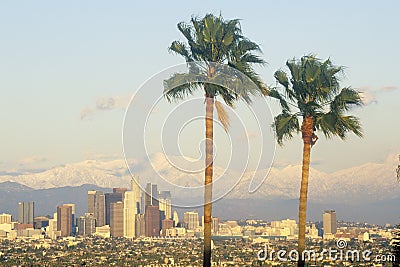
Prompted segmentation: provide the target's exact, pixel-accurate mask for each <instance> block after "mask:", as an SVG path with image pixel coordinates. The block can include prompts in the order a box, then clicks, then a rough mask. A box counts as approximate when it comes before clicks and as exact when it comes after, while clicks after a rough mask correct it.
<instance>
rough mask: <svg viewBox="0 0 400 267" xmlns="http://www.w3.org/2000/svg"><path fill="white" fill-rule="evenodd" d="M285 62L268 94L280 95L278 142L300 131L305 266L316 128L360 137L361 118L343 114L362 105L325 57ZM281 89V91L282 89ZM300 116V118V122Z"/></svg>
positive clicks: (300, 247)
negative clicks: (312, 150) (277, 87)
mask: <svg viewBox="0 0 400 267" xmlns="http://www.w3.org/2000/svg"><path fill="white" fill-rule="evenodd" d="M286 66H287V68H288V69H289V71H290V78H289V77H288V74H287V73H286V72H285V71H283V70H278V71H276V72H275V74H274V76H275V79H276V81H277V83H279V84H280V85H281V86H283V90H278V89H274V90H272V92H271V95H274V97H275V98H278V99H279V102H280V105H281V108H282V113H281V114H279V115H278V116H276V117H275V118H274V125H273V127H274V129H275V132H276V136H277V141H278V144H280V145H282V144H283V141H284V140H287V139H291V138H292V137H293V135H294V134H295V133H299V132H301V136H302V139H303V165H302V175H301V188H300V203H299V236H298V252H299V255H300V257H299V261H298V266H304V260H303V259H302V257H301V255H302V253H303V251H304V250H305V230H306V209H307V191H308V177H309V167H310V153H311V147H312V146H313V145H315V143H316V141H317V139H318V137H317V135H316V132H317V131H322V133H323V134H324V135H325V137H327V138H332V137H334V136H338V137H339V138H341V139H345V138H346V136H347V134H348V133H349V132H353V133H354V134H356V135H357V136H359V137H362V129H361V125H360V121H359V119H358V118H357V117H354V116H349V115H346V114H345V113H346V111H348V110H349V109H350V108H351V106H359V105H362V101H361V98H360V94H359V92H357V91H356V90H354V89H352V88H350V87H345V88H340V85H339V74H340V73H341V72H342V71H343V67H340V66H334V65H333V64H332V62H331V61H330V60H329V59H327V60H325V61H322V60H320V59H318V58H316V57H315V56H312V55H310V56H303V57H302V58H301V59H300V60H296V59H293V60H288V61H287V62H286ZM282 91H283V92H282ZM299 118H302V121H301V126H300V121H299Z"/></svg>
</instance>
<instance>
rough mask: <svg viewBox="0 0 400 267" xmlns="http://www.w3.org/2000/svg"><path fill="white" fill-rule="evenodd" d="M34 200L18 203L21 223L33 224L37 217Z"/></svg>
mask: <svg viewBox="0 0 400 267" xmlns="http://www.w3.org/2000/svg"><path fill="white" fill-rule="evenodd" d="M34 214H35V203H34V202H19V203H18V222H19V223H21V224H32V225H33V218H34V217H35V215H34Z"/></svg>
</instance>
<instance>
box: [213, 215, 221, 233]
mask: <svg viewBox="0 0 400 267" xmlns="http://www.w3.org/2000/svg"><path fill="white" fill-rule="evenodd" d="M218 230H219V218H218V217H212V231H213V233H214V234H216V233H218Z"/></svg>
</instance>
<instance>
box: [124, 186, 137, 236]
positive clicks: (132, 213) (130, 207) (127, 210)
mask: <svg viewBox="0 0 400 267" xmlns="http://www.w3.org/2000/svg"><path fill="white" fill-rule="evenodd" d="M136 214H137V205H136V198H135V192H133V191H127V192H125V199H124V237H128V238H133V237H135V220H136Z"/></svg>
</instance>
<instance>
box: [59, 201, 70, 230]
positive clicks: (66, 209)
mask: <svg viewBox="0 0 400 267" xmlns="http://www.w3.org/2000/svg"><path fill="white" fill-rule="evenodd" d="M57 231H61V236H62V237H66V236H70V235H71V233H72V207H71V206H66V205H64V206H58V207H57Z"/></svg>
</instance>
